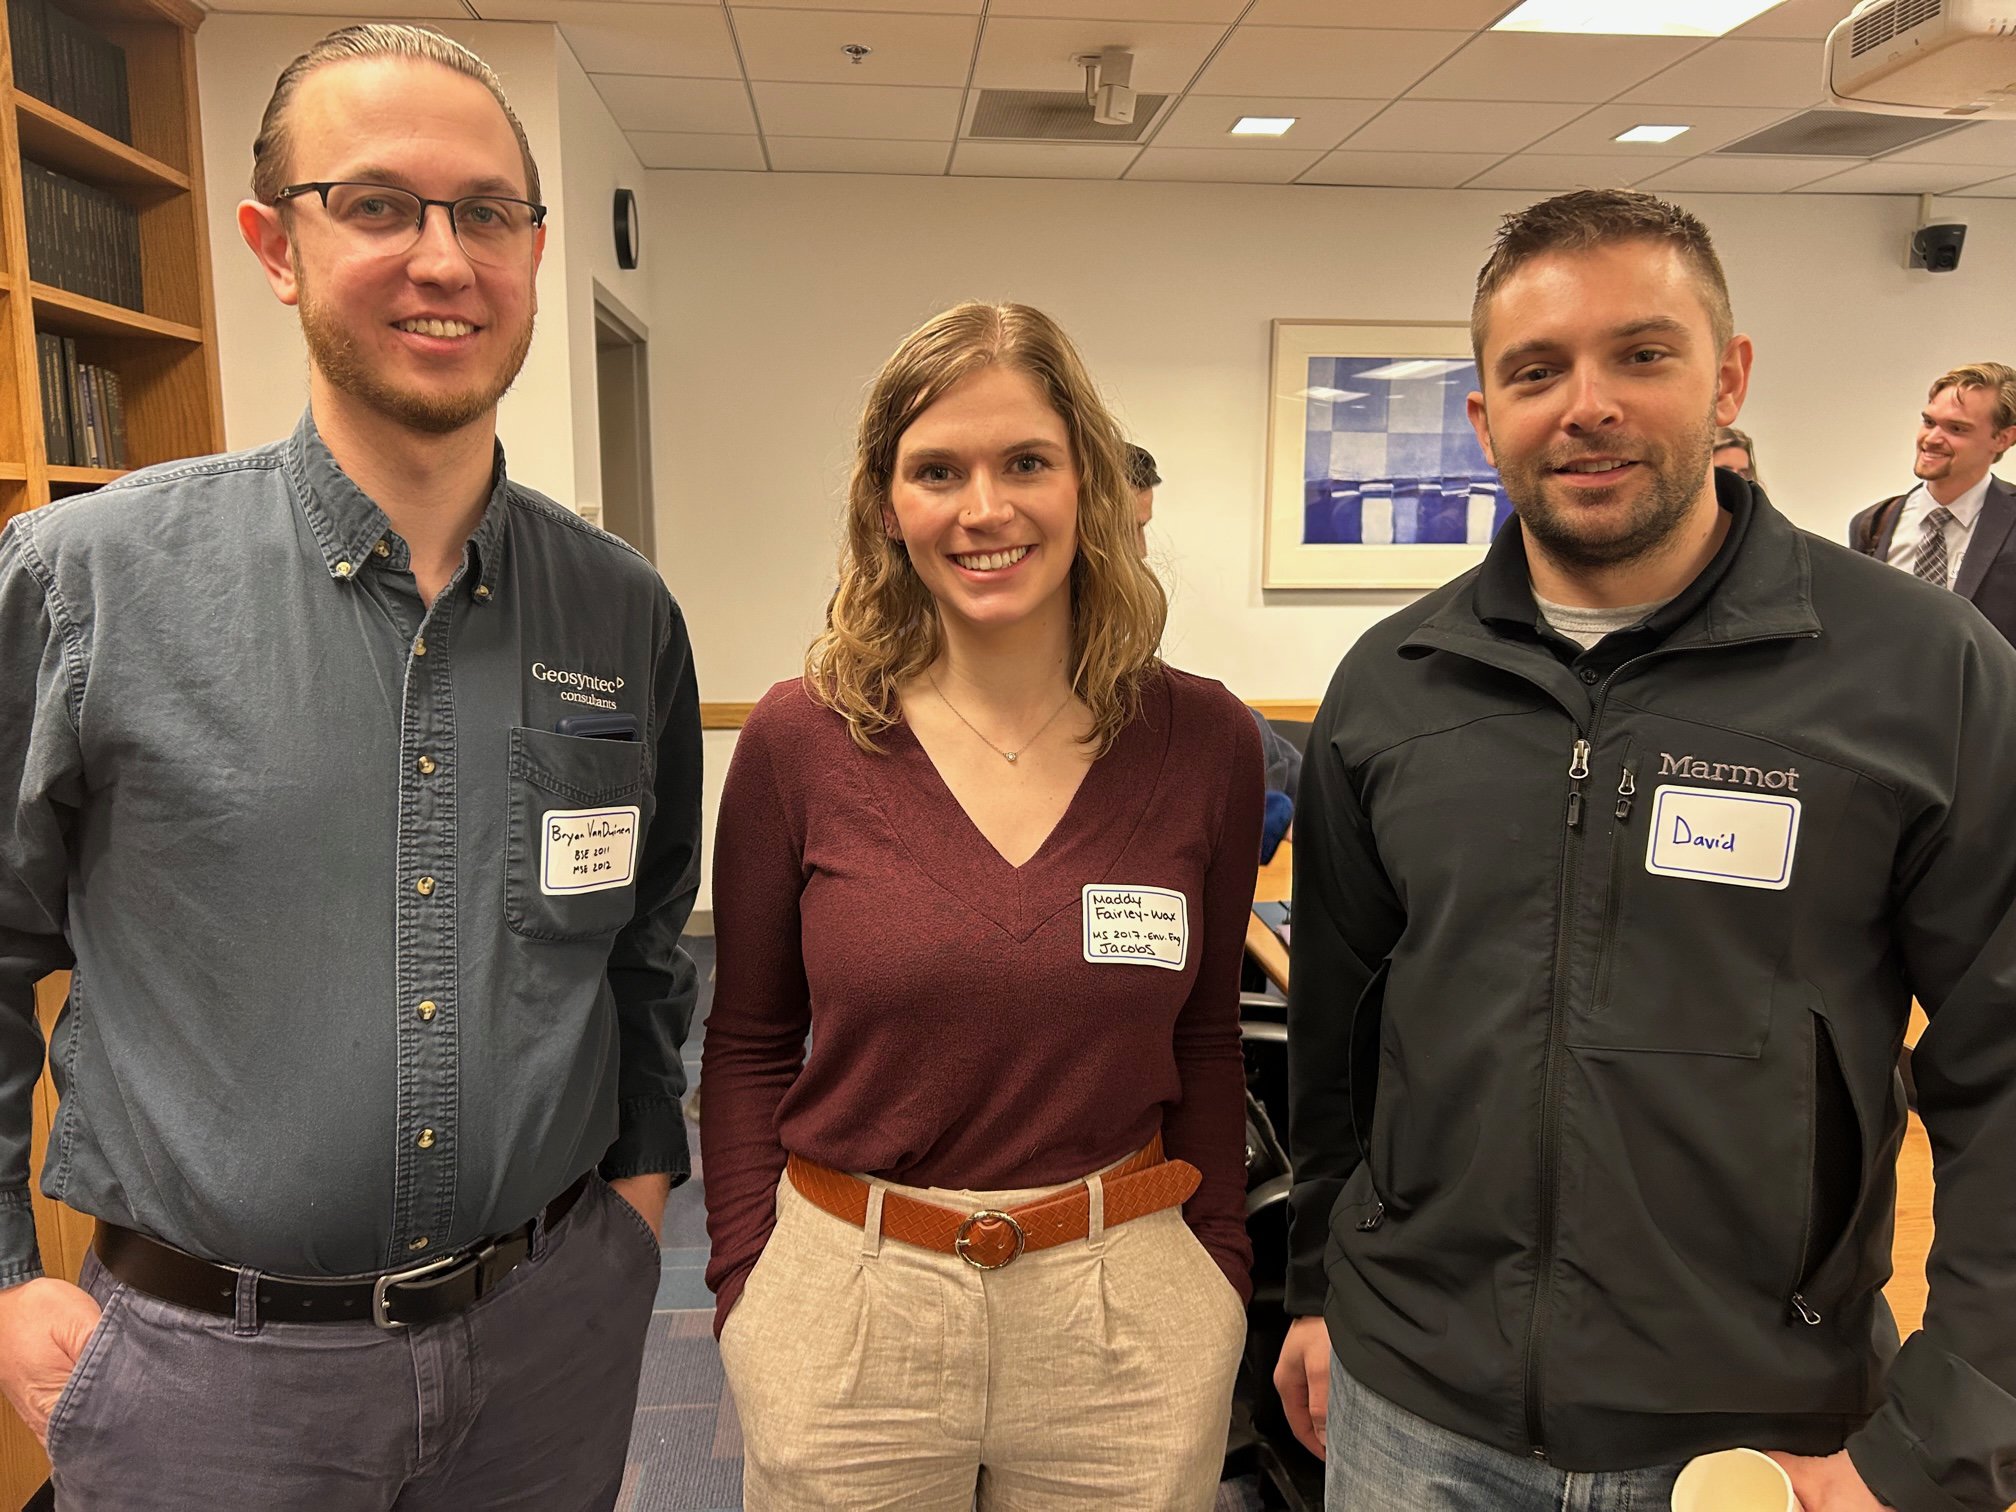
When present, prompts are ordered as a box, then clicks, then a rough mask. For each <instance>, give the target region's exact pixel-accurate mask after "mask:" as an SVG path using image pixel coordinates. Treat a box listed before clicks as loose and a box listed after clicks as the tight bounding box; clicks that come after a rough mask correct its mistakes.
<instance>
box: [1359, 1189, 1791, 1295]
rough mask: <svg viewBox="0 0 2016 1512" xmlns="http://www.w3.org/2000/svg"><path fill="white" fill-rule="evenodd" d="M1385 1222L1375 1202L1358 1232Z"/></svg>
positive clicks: (1380, 1205) (1383, 1210)
mask: <svg viewBox="0 0 2016 1512" xmlns="http://www.w3.org/2000/svg"><path fill="white" fill-rule="evenodd" d="M1385 1220H1386V1204H1385V1203H1383V1202H1379V1201H1376V1200H1375V1201H1374V1202H1373V1204H1372V1211H1371V1212H1369V1213H1367V1214H1366V1215H1365V1216H1364V1217H1363V1218H1360V1219H1359V1220H1358V1232H1359V1233H1361V1234H1369V1233H1371V1232H1372V1230H1374V1229H1376V1228H1377V1227H1379V1225H1380V1224H1381V1223H1383V1222H1385ZM1815 1321H1816V1322H1817V1321H1818V1320H1817V1319H1816V1320H1815Z"/></svg>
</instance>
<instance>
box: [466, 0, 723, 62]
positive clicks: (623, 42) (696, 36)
mask: <svg viewBox="0 0 2016 1512" xmlns="http://www.w3.org/2000/svg"><path fill="white" fill-rule="evenodd" d="M474 3H475V5H476V7H477V9H478V10H479V11H480V12H481V13H482V18H483V19H484V20H485V21H553V22H557V23H558V24H559V27H560V34H561V35H562V36H564V37H565V38H566V39H567V45H568V46H569V47H571V48H573V50H574V56H575V57H576V58H578V59H580V60H581V66H582V67H583V68H585V69H587V70H588V72H590V73H591V74H592V73H634V74H667V75H672V76H676V77H679V78H684V79H739V78H741V77H742V65H741V64H739V63H737V62H736V61H735V44H734V42H733V40H732V39H731V38H730V37H729V35H728V19H727V13H726V12H725V11H723V10H722V9H721V7H720V6H718V5H629V4H624V3H621V0H474Z"/></svg>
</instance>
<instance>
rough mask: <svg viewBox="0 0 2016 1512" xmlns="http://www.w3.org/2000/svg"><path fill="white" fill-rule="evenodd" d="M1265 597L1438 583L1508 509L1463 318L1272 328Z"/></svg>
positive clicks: (1468, 557)
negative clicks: (1476, 408)
mask: <svg viewBox="0 0 2016 1512" xmlns="http://www.w3.org/2000/svg"><path fill="white" fill-rule="evenodd" d="M1268 376H1269V383H1268V407H1267V414H1268V434H1267V519H1266V534H1265V550H1264V553H1263V558H1262V561H1263V566H1262V572H1261V586H1262V587H1263V588H1333V589H1334V588H1346V589H1349V588H1437V587H1440V586H1441V585H1442V584H1443V583H1446V582H1448V581H1449V580H1450V579H1451V578H1453V577H1455V576H1457V575H1458V574H1459V573H1462V572H1466V571H1468V570H1469V569H1470V568H1472V567H1474V566H1476V565H1477V564H1478V563H1479V562H1481V561H1482V560H1483V559H1484V551H1485V548H1486V546H1488V545H1489V543H1490V540H1491V537H1492V535H1493V534H1495V533H1496V531H1497V529H1498V527H1499V526H1500V525H1502V524H1503V523H1504V521H1505V518H1506V516H1507V515H1508V513H1509V512H1510V504H1509V502H1508V501H1507V499H1506V497H1505V493H1504V489H1503V487H1502V486H1501V485H1500V483H1499V481H1498V474H1497V471H1496V469H1494V468H1493V467H1492V466H1491V465H1490V463H1489V462H1487V461H1486V460H1485V459H1484V451H1483V448H1482V447H1481V446H1480V445H1479V444H1478V442H1477V437H1476V434H1475V432H1474V431H1473V430H1472V429H1471V427H1470V423H1469V420H1468V418H1467V416H1466V414H1465V400H1466V398H1467V396H1468V395H1469V393H1470V392H1471V391H1472V390H1473V389H1475V388H1476V387H1477V368H1476V363H1475V361H1474V360H1473V358H1472V357H1471V353H1470V328H1469V325H1468V324H1467V323H1466V322H1463V321H1460V320H1416V321H1388V320H1276V321H1275V322H1273V353H1272V358H1271V361H1270V364H1269V375H1268Z"/></svg>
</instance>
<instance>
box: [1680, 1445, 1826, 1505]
mask: <svg viewBox="0 0 2016 1512" xmlns="http://www.w3.org/2000/svg"><path fill="white" fill-rule="evenodd" d="M1673 1512H1799V1498H1798V1497H1796V1496H1794V1495H1793V1494H1792V1477H1791V1476H1789V1475H1787V1474H1786V1473H1785V1472H1784V1470H1782V1469H1781V1468H1779V1465H1778V1461H1776V1460H1774V1459H1772V1458H1771V1456H1769V1455H1768V1454H1759V1453H1758V1452H1757V1451H1756V1450H1755V1449H1724V1450H1723V1451H1722V1452H1721V1453H1720V1454H1704V1455H1702V1456H1701V1457H1700V1458H1699V1459H1695V1460H1689V1461H1688V1463H1687V1468H1686V1469H1684V1470H1682V1471H1681V1472H1680V1479H1678V1480H1677V1481H1675V1482H1674V1483H1673Z"/></svg>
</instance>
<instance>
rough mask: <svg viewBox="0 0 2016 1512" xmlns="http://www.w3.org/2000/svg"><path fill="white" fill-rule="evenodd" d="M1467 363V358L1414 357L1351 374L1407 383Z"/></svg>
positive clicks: (1376, 379)
mask: <svg viewBox="0 0 2016 1512" xmlns="http://www.w3.org/2000/svg"><path fill="white" fill-rule="evenodd" d="M1469 365H1470V362H1469V359H1468V358H1463V359H1461V360H1458V361H1453V362H1451V361H1445V360H1444V359H1442V358H1438V357H1414V358H1407V359H1403V360H1402V361H1399V362H1388V363H1385V364H1382V365H1381V366H1379V367H1375V368H1367V369H1366V370H1365V371H1364V372H1362V373H1353V374H1352V375H1351V376H1352V377H1353V378H1370V379H1372V380H1373V381H1374V382H1375V383H1408V382H1413V381H1415V380H1418V379H1422V378H1440V377H1442V376H1443V375H1444V374H1447V373H1453V372H1455V371H1456V370H1457V369H1458V368H1464V367H1468V366H1469Z"/></svg>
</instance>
